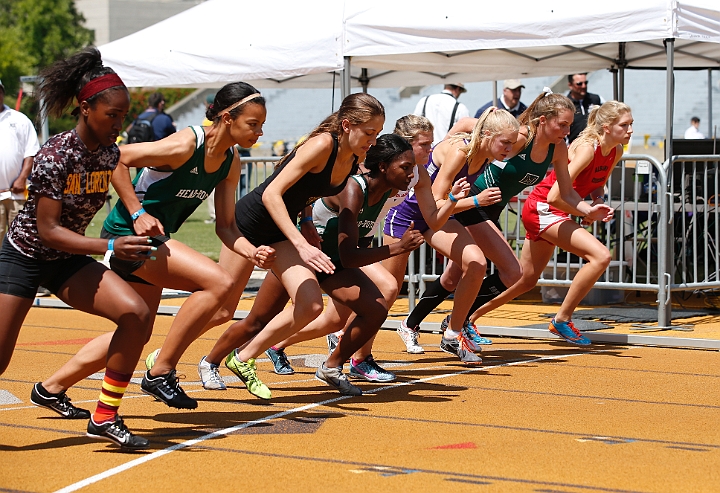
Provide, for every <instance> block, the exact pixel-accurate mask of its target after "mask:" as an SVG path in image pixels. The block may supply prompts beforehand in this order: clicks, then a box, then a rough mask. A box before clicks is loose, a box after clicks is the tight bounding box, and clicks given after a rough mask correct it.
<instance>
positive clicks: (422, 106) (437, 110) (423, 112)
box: [413, 82, 470, 145]
mask: <svg viewBox="0 0 720 493" xmlns="http://www.w3.org/2000/svg"><path fill="white" fill-rule="evenodd" d="M464 92H467V89H465V85H464V84H462V83H460V82H453V83H451V84H445V87H444V89H443V91H442V92H441V93H439V94H431V95H430V96H425V97H424V98H422V99H420V101H418V104H417V106H416V107H415V111H413V114H414V115H419V116H424V117H426V118H427V119H428V120H430V122H431V123H432V124H433V127H434V130H433V145H435V144H437V143H438V142H440V141H441V140H443V139H444V138H445V136H446V135H447V133H448V131H450V129H451V128H452V126H453V125H455V124H456V123H457V122H458V120H460V119H461V118H465V117H468V116H470V112H469V111H468V109H467V106H465V105H464V104H462V103H461V102H459V101H458V98H459V97H460V95H461V94H462V93H464Z"/></svg>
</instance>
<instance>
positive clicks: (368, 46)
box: [100, 0, 720, 87]
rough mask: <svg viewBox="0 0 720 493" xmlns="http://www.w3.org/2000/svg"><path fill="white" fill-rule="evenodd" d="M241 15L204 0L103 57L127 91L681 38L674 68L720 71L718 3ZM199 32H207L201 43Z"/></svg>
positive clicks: (488, 64)
mask: <svg viewBox="0 0 720 493" xmlns="http://www.w3.org/2000/svg"><path fill="white" fill-rule="evenodd" d="M711 3H712V5H711ZM246 10H247V5H246V4H244V3H241V2H237V1H236V0H209V1H207V2H204V3H202V4H200V5H198V6H197V7H194V8H191V9H189V10H187V11H185V12H183V13H181V14H178V15H176V16H174V17H171V18H169V19H166V20H165V21H163V22H160V23H158V24H156V25H154V26H151V27H149V28H147V29H144V30H142V31H139V32H137V33H135V34H132V35H130V36H127V37H126V38H123V39H120V40H117V41H114V42H112V43H109V44H107V45H104V46H101V47H100V50H101V52H102V54H103V59H104V60H105V62H106V63H107V64H108V65H109V66H112V67H113V68H114V69H115V70H116V71H117V72H118V73H119V74H120V75H121V76H122V77H123V79H124V80H125V82H126V84H128V85H129V86H162V87H172V86H189V87H219V86H221V85H223V84H225V83H227V82H231V81H235V80H246V81H251V82H253V84H254V85H256V86H258V87H330V86H331V84H332V83H333V75H332V73H331V72H335V71H338V70H341V69H342V68H343V64H344V57H351V60H352V66H353V81H354V83H355V84H357V85H359V84H360V81H359V78H360V70H361V69H362V68H365V69H367V70H366V74H367V78H368V81H369V85H371V86H374V87H399V86H405V85H426V84H438V83H443V82H444V81H450V80H460V81H463V82H473V81H484V80H500V79H505V78H515V77H539V76H546V75H557V74H562V73H573V72H580V71H582V72H585V71H594V70H600V69H603V68H613V67H618V65H623V66H625V67H627V68H664V67H665V48H664V46H663V40H664V39H666V38H676V40H677V41H676V46H675V53H676V54H675V66H676V67H677V68H720V49H719V47H718V44H717V43H720V8H719V7H718V4H717V2H716V1H715V0H688V1H684V0H683V1H680V0H633V2H628V1H627V0H605V1H604V2H595V3H590V4H584V5H583V8H582V9H578V7H577V2H574V1H572V0H548V1H546V2H534V3H529V2H523V4H521V5H519V6H518V8H517V9H515V10H512V11H510V10H509V9H508V8H507V6H506V5H504V4H502V3H498V2H469V3H467V4H465V5H463V7H462V8H461V9H460V8H457V7H456V6H454V5H449V4H448V5H437V2H436V1H430V0H414V1H411V0H395V1H393V2H387V1H386V0H382V1H381V0H363V1H362V2H360V1H358V0H345V1H344V2H343V1H339V0H311V1H308V2H285V1H283V0H266V1H265V2H263V9H262V11H263V12H267V13H269V15H264V16H263V15H260V14H257V13H256V14H253V15H251V16H248V15H246V14H245V11H246ZM509 16H510V17H512V18H511V19H508V17H509ZM232 19H238V23H237V28H234V24H233V22H232ZM203 27H205V29H206V30H207V31H208V33H209V34H208V35H207V36H206V37H204V38H203V37H198V36H197V32H198V31H199V30H200V29H203ZM619 43H624V44H623V45H620V44H619ZM337 83H338V84H339V81H338V82H337Z"/></svg>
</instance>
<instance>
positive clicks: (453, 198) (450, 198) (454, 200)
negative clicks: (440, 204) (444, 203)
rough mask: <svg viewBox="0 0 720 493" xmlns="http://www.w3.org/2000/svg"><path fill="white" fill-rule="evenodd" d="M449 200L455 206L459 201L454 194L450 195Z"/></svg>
mask: <svg viewBox="0 0 720 493" xmlns="http://www.w3.org/2000/svg"><path fill="white" fill-rule="evenodd" d="M448 199H449V200H450V202H452V203H453V204H454V203H456V202H457V201H458V199H456V198H455V196H454V195H453V194H452V192H450V193H448Z"/></svg>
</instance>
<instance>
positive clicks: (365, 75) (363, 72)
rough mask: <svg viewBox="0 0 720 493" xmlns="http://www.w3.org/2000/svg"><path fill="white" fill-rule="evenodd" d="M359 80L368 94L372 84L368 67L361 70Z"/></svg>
mask: <svg viewBox="0 0 720 493" xmlns="http://www.w3.org/2000/svg"><path fill="white" fill-rule="evenodd" d="M358 80H359V81H360V84H361V85H362V89H363V92H364V93H365V94H367V89H368V85H369V84H370V78H369V77H368V71H367V69H366V68H364V69H361V70H360V78H359V79H358Z"/></svg>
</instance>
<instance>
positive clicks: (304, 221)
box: [300, 216, 313, 224]
mask: <svg viewBox="0 0 720 493" xmlns="http://www.w3.org/2000/svg"><path fill="white" fill-rule="evenodd" d="M312 220H313V218H312V216H305V217H303V218H302V219H300V224H302V223H306V222H308V221H312Z"/></svg>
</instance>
